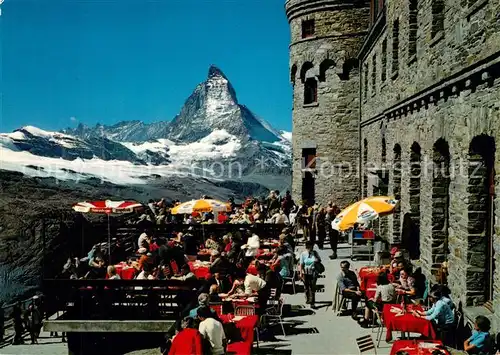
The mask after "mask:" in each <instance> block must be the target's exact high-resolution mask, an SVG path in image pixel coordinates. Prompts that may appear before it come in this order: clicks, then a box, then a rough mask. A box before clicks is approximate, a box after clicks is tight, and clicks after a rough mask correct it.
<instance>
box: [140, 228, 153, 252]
mask: <svg viewBox="0 0 500 355" xmlns="http://www.w3.org/2000/svg"><path fill="white" fill-rule="evenodd" d="M149 244H151V237H150V236H149V235H148V230H147V229H144V231H143V232H142V233H141V235H140V236H139V239H138V240H137V247H138V248H137V249H143V248H144V249H146V250H149Z"/></svg>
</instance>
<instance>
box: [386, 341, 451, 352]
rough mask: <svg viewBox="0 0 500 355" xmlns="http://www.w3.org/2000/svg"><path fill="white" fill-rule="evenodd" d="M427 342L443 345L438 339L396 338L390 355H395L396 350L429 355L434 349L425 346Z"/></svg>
mask: <svg viewBox="0 0 500 355" xmlns="http://www.w3.org/2000/svg"><path fill="white" fill-rule="evenodd" d="M429 343H431V344H438V345H441V346H442V345H443V343H442V342H441V341H440V340H397V341H395V342H394V344H393V345H392V348H391V355H396V353H397V352H398V351H406V352H407V353H408V354H410V355H431V354H432V351H433V350H435V349H431V348H430V347H427V346H426V345H427V344H429ZM441 351H443V350H441ZM443 354H448V352H443Z"/></svg>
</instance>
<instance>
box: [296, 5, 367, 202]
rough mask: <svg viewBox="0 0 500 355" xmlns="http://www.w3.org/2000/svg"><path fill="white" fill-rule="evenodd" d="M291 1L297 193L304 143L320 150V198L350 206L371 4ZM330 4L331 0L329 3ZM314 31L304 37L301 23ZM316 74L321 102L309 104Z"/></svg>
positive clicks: (317, 187) (356, 178)
mask: <svg viewBox="0 0 500 355" xmlns="http://www.w3.org/2000/svg"><path fill="white" fill-rule="evenodd" d="M324 3H325V4H323V3H322V1H317V2H314V3H312V2H308V1H301V0H298V1H297V0H296V1H289V2H287V6H286V8H287V15H288V18H289V22H290V28H291V35H292V43H291V45H290V71H291V73H290V79H291V81H292V85H294V95H293V142H292V144H293V175H292V194H293V197H294V199H295V200H296V201H300V200H301V199H302V196H301V195H302V177H303V168H304V166H303V158H302V149H303V148H315V149H316V155H317V160H316V171H315V172H314V175H315V181H314V189H315V202H316V203H320V204H326V203H327V202H328V201H335V202H336V203H337V204H339V205H345V204H347V203H350V202H352V201H355V200H357V199H358V198H359V172H358V169H357V167H358V165H359V156H360V151H359V105H360V103H359V73H358V63H357V60H356V57H357V53H358V51H359V49H360V47H361V43H362V40H363V36H364V35H365V34H366V32H365V31H366V27H367V24H368V16H369V13H368V12H369V11H368V7H367V6H368V5H367V4H366V2H363V1H362V2H360V4H361V5H363V6H353V5H343V4H342V3H341V2H339V3H338V4H336V5H335V6H333V5H331V2H328V1H324ZM329 4H330V5H329ZM307 20H314V22H315V34H314V36H312V37H309V38H305V39H303V38H302V22H303V21H307ZM308 78H314V79H315V80H316V82H317V85H318V90H317V102H315V103H312V104H308V105H304V80H306V79H308Z"/></svg>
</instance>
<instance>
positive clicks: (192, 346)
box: [168, 317, 203, 355]
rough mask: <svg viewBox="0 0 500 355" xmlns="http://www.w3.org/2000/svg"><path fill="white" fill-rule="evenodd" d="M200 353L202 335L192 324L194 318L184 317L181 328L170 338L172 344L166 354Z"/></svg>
mask: <svg viewBox="0 0 500 355" xmlns="http://www.w3.org/2000/svg"><path fill="white" fill-rule="evenodd" d="M185 354H193V355H202V354H203V347H202V337H201V334H200V332H199V331H198V330H197V329H196V328H195V326H194V319H193V318H191V317H186V318H184V319H183V321H182V330H180V331H179V332H178V333H177V334H176V335H175V336H174V338H173V339H172V346H171V347H170V351H169V352H168V355H185Z"/></svg>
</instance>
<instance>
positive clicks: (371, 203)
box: [332, 196, 399, 231]
mask: <svg viewBox="0 0 500 355" xmlns="http://www.w3.org/2000/svg"><path fill="white" fill-rule="evenodd" d="M398 203H399V201H397V200H395V199H394V197H388V196H372V197H368V198H365V199H364V200H361V201H358V202H356V203H354V204H352V205H350V206H349V207H347V208H345V209H344V210H342V211H341V212H340V213H339V214H338V215H337V217H336V218H335V220H334V221H333V222H332V228H333V229H336V230H339V231H345V230H347V229H350V228H352V227H353V226H354V224H355V223H361V224H363V223H366V222H369V221H371V220H374V219H376V218H378V217H380V216H385V215H388V214H391V213H393V212H394V210H395V208H396V206H397V204H398Z"/></svg>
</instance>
